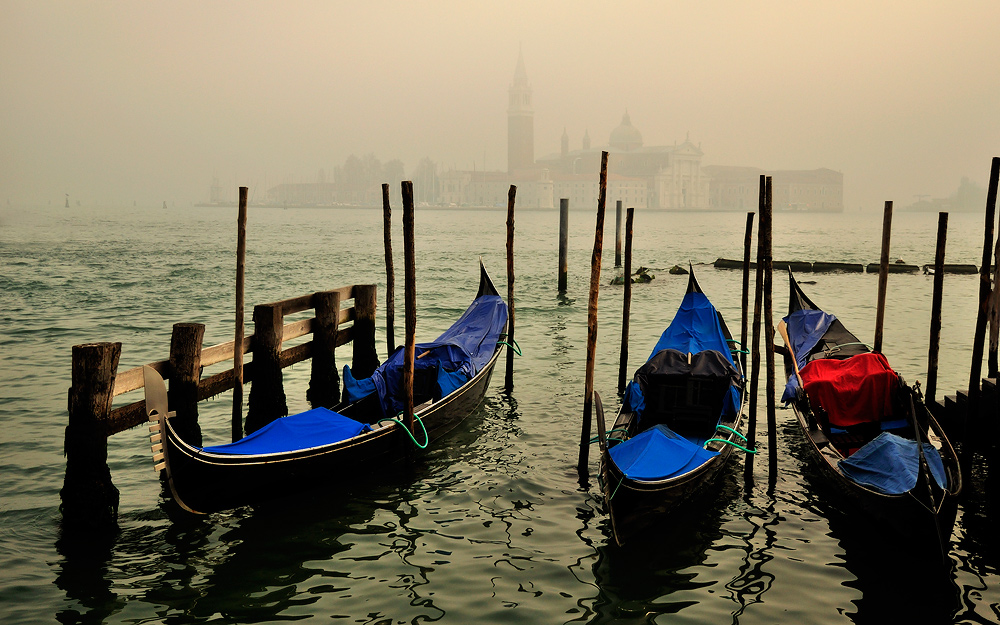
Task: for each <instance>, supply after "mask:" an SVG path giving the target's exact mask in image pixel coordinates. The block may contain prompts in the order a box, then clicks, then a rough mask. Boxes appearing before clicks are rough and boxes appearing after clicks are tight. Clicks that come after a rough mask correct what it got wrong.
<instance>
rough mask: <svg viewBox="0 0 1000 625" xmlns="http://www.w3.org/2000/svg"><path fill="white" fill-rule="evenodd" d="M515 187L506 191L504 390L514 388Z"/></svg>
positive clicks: (511, 186)
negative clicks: (505, 341) (505, 350)
mask: <svg viewBox="0 0 1000 625" xmlns="http://www.w3.org/2000/svg"><path fill="white" fill-rule="evenodd" d="M516 195H517V187H516V186H514V185H510V189H509V190H508V191H507V343H508V345H507V375H506V377H505V378H504V390H505V391H507V392H508V393H509V392H511V391H512V390H514V198H515V196H516Z"/></svg>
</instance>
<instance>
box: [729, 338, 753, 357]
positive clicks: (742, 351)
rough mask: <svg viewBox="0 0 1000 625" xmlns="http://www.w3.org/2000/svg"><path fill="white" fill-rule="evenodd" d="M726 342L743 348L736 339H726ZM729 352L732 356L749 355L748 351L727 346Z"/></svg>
mask: <svg viewBox="0 0 1000 625" xmlns="http://www.w3.org/2000/svg"><path fill="white" fill-rule="evenodd" d="M726 342H727V343H735V344H737V345H739V346H740V347H743V345H742V344H740V342H739V341H737V340H736V339H726ZM729 351H730V352H732V353H734V354H749V353H750V350H747V349H739V348H738V347H734V346H733V345H730V346H729Z"/></svg>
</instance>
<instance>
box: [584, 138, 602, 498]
mask: <svg viewBox="0 0 1000 625" xmlns="http://www.w3.org/2000/svg"><path fill="white" fill-rule="evenodd" d="M607 195H608V153H607V152H601V178H600V190H599V192H598V196H597V230H596V233H595V234H594V253H593V255H592V256H591V258H590V300H589V302H588V304H587V375H586V382H585V383H584V391H583V428H582V431H581V433H580V460H579V463H578V464H577V467H576V468H577V472H578V473H579V474H580V477H581V479H583V477H584V476H585V475H587V463H588V461H589V454H590V421H591V415H592V414H593V411H594V364H595V361H596V352H597V296H598V293H599V292H600V288H601V251H602V250H603V248H604V205H605V202H606V201H607Z"/></svg>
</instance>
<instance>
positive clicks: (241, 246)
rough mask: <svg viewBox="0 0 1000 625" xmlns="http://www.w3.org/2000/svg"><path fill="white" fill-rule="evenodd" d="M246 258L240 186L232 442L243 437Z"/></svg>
mask: <svg viewBox="0 0 1000 625" xmlns="http://www.w3.org/2000/svg"><path fill="white" fill-rule="evenodd" d="M246 260H247V187H240V208H239V213H238V215H237V217H236V339H235V341H234V342H233V424H232V436H233V442H236V441H238V440H240V439H241V438H243V317H244V314H245V312H244V310H243V309H244V306H245V304H244V301H243V290H244V284H245V277H244V274H245V273H246V264H247V263H246Z"/></svg>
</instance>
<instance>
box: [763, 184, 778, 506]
mask: <svg viewBox="0 0 1000 625" xmlns="http://www.w3.org/2000/svg"><path fill="white" fill-rule="evenodd" d="M766 188H767V190H766V193H765V200H764V213H763V217H764V219H763V220H762V224H761V231H760V238H761V239H763V240H764V262H763V263H762V265H758V270H761V271H763V272H764V321H765V323H766V331H765V332H764V338H765V339H766V340H767V343H766V344H765V346H764V353H765V354H766V355H767V358H766V360H767V386H766V388H767V460H768V463H767V466H768V489H769V490H770V489H773V488H774V485H775V481H776V480H777V477H778V424H777V417H776V415H775V405H774V390H775V389H774V310H773V308H772V306H771V290H772V289H771V284H772V280H771V276H772V273H773V272H772V269H773V266H774V261H773V259H772V251H771V249H772V248H771V226H772V221H771V217H772V212H771V208H772V206H773V204H772V203H771V176H768V177H767V184H766Z"/></svg>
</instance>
